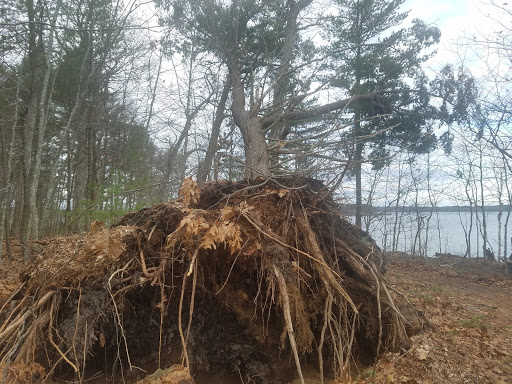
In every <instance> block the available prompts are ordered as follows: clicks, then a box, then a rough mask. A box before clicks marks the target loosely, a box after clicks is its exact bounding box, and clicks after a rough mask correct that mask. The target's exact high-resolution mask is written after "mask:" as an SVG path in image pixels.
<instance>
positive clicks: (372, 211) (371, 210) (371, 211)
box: [341, 204, 512, 216]
mask: <svg viewBox="0 0 512 384" xmlns="http://www.w3.org/2000/svg"><path fill="white" fill-rule="evenodd" d="M341 209H342V211H343V212H346V213H348V214H353V213H354V212H355V205H352V204H343V205H342V206H341ZM396 210H398V212H406V213H416V212H426V213H430V212H431V211H433V212H435V213H459V212H470V211H471V210H473V212H475V211H477V212H478V213H482V207H481V206H476V207H475V206H472V207H470V206H467V205H464V206H456V205H451V206H443V207H414V206H405V207H398V208H397V207H369V206H363V207H362V214H363V216H368V215H378V214H383V213H390V212H395V211H396ZM484 210H485V212H500V210H501V211H502V212H503V213H504V214H506V213H507V212H508V211H509V210H510V211H512V206H509V205H501V206H500V205H486V206H484Z"/></svg>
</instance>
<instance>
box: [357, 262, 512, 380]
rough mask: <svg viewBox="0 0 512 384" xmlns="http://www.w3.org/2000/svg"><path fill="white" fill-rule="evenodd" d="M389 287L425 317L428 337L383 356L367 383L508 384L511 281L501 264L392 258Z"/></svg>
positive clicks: (422, 335) (511, 355)
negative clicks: (405, 348) (429, 327)
mask: <svg viewBox="0 0 512 384" xmlns="http://www.w3.org/2000/svg"><path fill="white" fill-rule="evenodd" d="M387 267H388V273H387V275H386V278H387V280H388V281H389V282H390V283H391V285H392V287H393V288H394V289H395V290H397V291H399V292H402V293H403V294H404V295H405V296H406V297H408V299H409V300H410V301H411V302H412V303H413V304H414V305H415V306H416V308H418V309H420V310H421V311H423V313H424V315H425V316H426V317H427V319H428V320H429V321H430V323H431V329H428V330H426V331H425V332H423V333H420V334H419V335H416V336H413V337H412V348H411V349H410V350H409V351H408V352H406V353H403V354H388V355H385V356H383V357H381V359H380V360H379V362H378V364H377V366H376V369H375V370H373V369H367V370H365V371H364V372H363V373H362V374H361V375H360V379H359V380H358V382H366V383H411V384H412V383H481V384H483V383H493V384H498V383H512V305H511V302H512V275H510V274H509V275H506V274H505V271H504V265H503V264H496V263H488V262H483V261H481V260H467V259H462V258H457V257H443V258H441V259H438V258H432V259H428V260H424V259H419V258H414V257H409V256H404V255H392V256H391V257H389V258H388V264H387Z"/></svg>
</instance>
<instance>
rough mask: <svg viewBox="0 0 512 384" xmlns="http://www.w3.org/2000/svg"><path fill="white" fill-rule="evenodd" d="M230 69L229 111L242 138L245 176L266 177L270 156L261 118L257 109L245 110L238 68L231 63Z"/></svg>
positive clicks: (252, 177) (268, 170)
mask: <svg viewBox="0 0 512 384" xmlns="http://www.w3.org/2000/svg"><path fill="white" fill-rule="evenodd" d="M230 71H231V82H232V84H233V103H232V104H231V113H232V114H233V119H234V121H235V123H236V125H237V126H238V128H239V129H240V132H241V133H242V137H243V140H244V151H245V178H247V179H254V178H256V177H259V176H264V177H268V176H270V175H271V172H270V158H269V154H268V148H267V141H266V139H265V132H264V131H263V122H262V119H261V118H260V117H259V116H257V113H258V111H257V110H251V112H248V111H246V110H245V92H244V85H243V83H242V79H241V76H240V73H239V70H238V68H237V67H236V65H232V66H230Z"/></svg>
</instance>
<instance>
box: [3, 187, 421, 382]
mask: <svg viewBox="0 0 512 384" xmlns="http://www.w3.org/2000/svg"><path fill="white" fill-rule="evenodd" d="M318 191H322V192H321V193H317V192H318ZM181 193H182V195H183V199H182V201H181V202H173V203H165V204H160V205H157V206H155V207H152V208H144V209H142V210H140V211H138V212H134V213H131V214H128V215H126V216H125V217H124V218H123V219H122V220H121V221H120V223H119V225H118V226H116V227H114V228H111V229H104V230H102V231H97V232H95V233H91V234H89V235H86V236H81V237H80V236H76V235H73V236H70V237H63V238H56V239H53V240H49V241H48V242H47V245H45V248H44V250H43V252H42V253H41V255H40V256H38V259H37V265H38V267H37V270H35V269H33V270H28V271H27V273H26V279H25V280H24V281H25V282H24V283H23V286H22V287H21V288H20V289H19V290H18V292H17V293H16V294H15V295H12V296H11V297H10V298H9V300H8V302H6V303H3V304H2V307H1V310H0V316H1V318H0V320H1V324H0V359H1V361H0V366H2V367H4V370H7V371H8V369H9V368H8V367H9V363H10V362H12V361H15V360H16V361H25V362H28V363H34V364H35V363H37V364H40V366H41V367H44V368H45V369H46V370H47V372H45V376H44V377H45V378H46V379H50V378H51V377H52V376H53V375H56V374H57V373H58V374H62V375H64V376H65V375H66V374H67V375H68V376H66V377H68V378H69V376H73V377H75V378H76V379H77V380H79V381H86V380H88V379H89V378H90V377H91V375H92V370H93V368H92V367H95V368H94V369H98V368H97V367H100V368H101V367H103V369H105V370H108V371H109V372H111V375H112V380H113V381H116V379H119V380H124V379H125V377H124V374H125V372H124V370H123V367H125V366H126V367H127V370H129V371H131V372H132V373H131V374H132V375H137V374H138V371H140V370H142V368H146V369H156V368H157V367H160V366H161V365H162V364H166V363H167V362H171V363H179V362H180V360H181V363H182V364H184V366H185V368H186V370H187V372H188V370H190V371H191V372H192V373H194V374H197V373H207V372H210V373H211V372H218V373H219V374H220V373H225V374H227V375H233V374H235V375H240V380H241V381H242V382H254V383H279V382H284V381H285V380H288V379H289V372H288V371H287V364H286V362H287V361H288V360H289V359H292V357H293V360H294V361H295V367H296V374H297V378H298V379H299V381H300V382H301V383H304V376H303V366H301V364H304V363H303V362H304V361H306V360H309V361H314V362H315V364H316V363H318V367H319V370H320V381H321V382H322V383H323V382H325V381H326V379H327V378H329V379H330V378H335V379H339V380H348V379H349V375H350V372H351V367H352V366H353V364H354V363H364V364H371V363H373V362H374V360H375V358H376V357H377V356H378V354H379V353H382V352H383V351H386V350H388V349H392V348H395V349H396V348H398V346H399V345H400V344H401V342H402V341H403V340H404V339H406V338H407V334H406V331H405V323H406V322H407V321H408V319H404V317H403V316H402V314H401V313H400V311H399V310H398V308H402V307H400V306H399V305H397V304H396V303H395V301H396V300H399V304H400V305H407V303H406V302H405V300H404V299H403V298H401V297H400V296H398V297H397V295H395V294H394V293H393V292H390V291H389V289H388V288H387V286H386V284H385V279H384V278H383V277H382V271H383V260H382V257H381V253H380V250H379V249H378V247H377V246H376V244H375V243H374V242H373V240H371V239H369V237H368V236H367V234H364V233H363V232H362V231H361V230H360V229H358V228H356V227H354V226H352V225H351V224H349V223H348V222H347V221H346V220H344V219H343V218H342V217H341V215H340V213H339V212H338V211H337V209H336V208H335V207H336V204H335V203H334V201H333V200H332V198H331V197H330V195H329V194H328V193H327V191H326V189H325V188H324V186H323V185H322V184H321V183H319V182H317V181H314V180H308V179H298V180H295V179H281V180H277V181H276V180H273V179H265V180H258V181H254V182H250V181H244V182H240V183H231V182H217V183H210V184H206V185H204V186H203V187H202V188H201V189H200V188H198V187H197V186H195V185H194V183H193V182H191V181H187V183H185V184H184V187H183V188H182V190H181ZM48 281H51V282H52V283H51V285H48V284H47V282H48ZM178 292H179V294H178ZM173 293H175V294H174V295H173ZM276 302H279V303H280V304H279V305H275V303H276ZM187 308H188V310H187ZM410 313H413V311H410ZM286 338H287V339H288V343H286V342H285V341H286ZM205 340H207V341H206V342H205ZM143 356H151V358H152V360H153V359H154V362H153V361H150V362H147V361H144V360H143ZM139 366H140V367H141V368H139ZM89 367H91V368H89ZM116 370H117V373H116ZM95 373H96V372H94V374H95ZM116 374H119V375H121V377H119V376H116ZM4 376H5V377H8V373H5V372H4Z"/></svg>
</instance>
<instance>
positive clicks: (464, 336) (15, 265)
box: [0, 254, 512, 384]
mask: <svg viewBox="0 0 512 384" xmlns="http://www.w3.org/2000/svg"><path fill="white" fill-rule="evenodd" d="M22 268H23V263H21V262H20V261H19V260H17V259H15V260H4V261H3V262H2V264H1V265H0V302H3V301H4V299H5V298H6V297H8V296H9V295H10V294H11V292H13V291H14V290H15V289H16V286H17V283H18V282H17V279H18V276H19V271H20V270H21V269H22ZM385 277H386V279H387V280H388V282H389V284H390V285H391V287H392V288H393V289H394V290H395V291H396V292H398V293H401V294H403V295H405V296H406V297H407V298H408V299H409V300H410V301H411V302H412V303H413V304H414V305H415V306H416V308H418V309H420V310H421V311H422V312H423V314H424V315H425V317H426V318H427V319H428V320H429V322H430V325H431V326H430V328H428V329H426V330H424V331H423V332H421V333H419V334H418V335H415V336H413V337H412V338H411V348H410V349H409V350H408V351H405V350H403V351H402V353H389V354H385V355H384V356H382V357H381V358H380V360H379V361H378V362H377V364H376V365H375V366H374V367H369V368H368V367H366V368H361V369H360V372H359V374H358V375H357V377H355V378H354V381H355V382H357V383H411V384H413V383H479V384H484V383H493V384H498V383H512V305H511V298H512V274H509V275H507V274H505V273H504V266H503V264H496V263H488V262H483V261H481V260H467V259H461V258H457V257H444V258H440V259H439V258H433V259H428V260H424V259H420V258H415V257H411V256H407V255H405V254H392V255H389V257H388V259H387V273H386V275H385ZM20 382H23V381H20ZM232 382H235V381H232ZM295 382H298V381H296V380H295V381H293V383H295ZM317 382H319V381H318V380H317V375H316V374H315V373H314V372H312V371H309V372H308V377H307V379H306V383H317ZM331 383H332V382H331Z"/></svg>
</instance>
